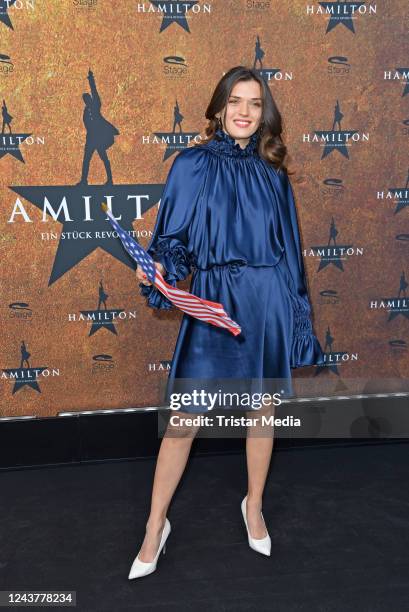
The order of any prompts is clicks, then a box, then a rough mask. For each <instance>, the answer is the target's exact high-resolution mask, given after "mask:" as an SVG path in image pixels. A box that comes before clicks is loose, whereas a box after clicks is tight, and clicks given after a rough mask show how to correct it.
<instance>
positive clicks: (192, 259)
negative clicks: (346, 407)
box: [139, 130, 325, 412]
mask: <svg viewBox="0 0 409 612" xmlns="http://www.w3.org/2000/svg"><path fill="white" fill-rule="evenodd" d="M147 251H148V252H149V253H150V254H151V255H152V257H153V259H154V260H155V261H160V262H161V263H162V264H163V266H164V267H165V270H166V274H165V275H164V278H165V280H166V281H167V282H168V283H170V284H171V285H173V286H176V283H177V281H180V280H183V279H185V278H186V277H187V276H188V275H189V274H190V273H191V272H193V273H192V278H191V284H190V291H191V292H192V293H194V294H195V295H198V296H200V297H203V298H205V299H208V300H212V301H215V302H220V303H222V304H223V306H224V308H225V310H226V312H227V313H228V314H229V316H230V317H231V318H232V319H233V320H235V321H236V322H237V323H239V325H240V326H241V328H242V332H241V334H239V335H238V336H233V335H232V334H231V333H230V332H228V331H227V330H226V329H222V328H217V327H215V326H213V325H210V324H208V323H204V322H202V321H199V320H197V319H195V318H193V317H191V316H189V315H187V314H184V315H183V318H182V322H181V326H180V330H179V335H178V338H177V341H176V346H175V350H174V355H173V359H172V364H171V369H170V372H169V377H168V381H167V390H166V397H165V401H166V403H167V404H168V403H169V397H170V394H171V393H172V392H173V390H174V389H176V388H177V391H179V389H180V385H179V386H178V387H175V382H176V380H177V379H184V380H185V379H189V380H190V381H192V383H193V381H208V383H209V384H208V389H209V390H211V391H214V390H215V389H216V390H217V389H220V386H218V381H219V379H221V380H223V379H224V378H234V379H236V380H238V379H243V380H244V379H245V380H250V379H251V380H252V381H253V382H254V381H255V382H256V383H257V381H258V382H259V383H260V384H259V385H257V384H256V385H255V387H254V388H256V387H257V390H261V391H263V392H265V391H267V390H268V391H271V392H275V391H278V392H280V393H281V395H282V397H290V396H293V388H292V384H291V368H298V367H302V366H307V365H314V364H316V365H317V364H324V362H325V359H324V353H323V351H322V348H321V346H320V343H319V341H318V339H317V337H316V336H315V334H314V331H313V327H312V322H311V305H310V301H309V297H308V292H307V283H306V278H305V269H304V264H303V258H302V253H301V243H300V235H299V228H298V223H297V215H296V207H295V202H294V194H293V190H292V186H291V183H290V181H289V178H288V175H287V173H286V172H284V171H281V170H280V171H277V170H275V169H274V167H273V166H272V165H271V164H269V163H268V162H266V161H265V160H264V159H263V158H261V157H260V155H259V153H258V135H257V133H255V134H253V135H252V136H251V138H250V141H249V143H248V144H247V146H246V147H245V148H244V149H242V148H241V147H240V146H239V145H238V144H235V141H234V139H233V138H232V137H231V136H229V135H228V134H226V133H225V132H224V131H222V130H218V131H217V132H216V135H215V138H214V139H213V140H211V141H210V142H209V143H206V144H201V145H200V146H194V147H190V148H187V149H185V150H183V151H181V152H180V153H179V154H178V155H177V157H176V158H175V159H174V161H173V164H172V166H171V168H170V171H169V174H168V178H167V181H166V185H165V188H164V191H163V194H162V198H161V202H160V206H159V211H158V215H157V219H156V223H155V227H154V230H153V235H152V238H151V240H150V243H149V245H148V247H147ZM139 286H140V291H141V294H142V295H143V296H145V297H146V298H147V304H148V306H150V307H152V308H160V309H170V308H173V305H172V304H171V302H169V300H168V299H167V298H166V297H165V296H163V294H161V293H160V291H158V290H157V289H156V287H154V286H153V285H150V286H146V285H143V284H142V283H140V285H139ZM209 379H212V382H211V381H210V380H209ZM266 380H268V381H269V383H271V381H276V380H277V381H278V382H277V385H274V384H272V385H271V384H270V385H269V386H268V389H267V386H266V385H265V384H264V382H265V381H266ZM178 382H179V381H178ZM252 384H253V383H252ZM193 387H195V385H194V384H192V388H193ZM195 388H196V387H195ZM247 388H248V387H246V389H247ZM252 388H253V387H252ZM247 409H248V408H247ZM205 410H207V409H206V408H205V407H199V408H195V409H193V407H192V408H181V411H183V412H204V411H205Z"/></svg>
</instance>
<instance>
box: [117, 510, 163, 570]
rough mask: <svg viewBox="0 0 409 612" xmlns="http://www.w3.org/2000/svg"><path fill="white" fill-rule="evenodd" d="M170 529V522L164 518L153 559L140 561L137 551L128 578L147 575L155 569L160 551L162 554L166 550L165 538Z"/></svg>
mask: <svg viewBox="0 0 409 612" xmlns="http://www.w3.org/2000/svg"><path fill="white" fill-rule="evenodd" d="M170 531H171V528H170V522H169V521H168V519H167V518H166V520H165V524H164V526H163V529H162V535H161V539H160V544H159V548H158V551H157V553H156V555H155V557H154V559H153V560H152V561H148V562H146V561H141V560H140V559H139V553H138V555H137V556H136V557H135V559H134V562H133V563H132V567H131V569H130V572H129V575H128V578H129V580H133V579H134V578H141V577H142V576H147V575H148V574H152V572H154V571H155V570H156V565H157V563H158V558H159V555H160V553H161V552H162V553H163V554H165V552H166V540H167V539H168V536H169V534H170Z"/></svg>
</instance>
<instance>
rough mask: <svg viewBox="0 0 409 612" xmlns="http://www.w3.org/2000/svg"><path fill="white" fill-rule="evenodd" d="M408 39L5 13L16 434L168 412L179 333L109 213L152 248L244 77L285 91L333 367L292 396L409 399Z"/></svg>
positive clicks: (223, 13) (11, 387)
mask: <svg viewBox="0 0 409 612" xmlns="http://www.w3.org/2000/svg"><path fill="white" fill-rule="evenodd" d="M408 25H409V8H408V4H407V2H406V1H405V0H388V2H370V1H365V2H339V1H334V2H313V1H311V2H308V1H304V0H280V1H278V0H269V1H258V0H209V1H203V0H186V1H179V0H178V1H177V0H167V1H166V0H150V1H149V0H146V1H140V2H137V1H136V0H118V1H117V2H111V1H110V0H58V1H57V0H0V90H1V95H0V104H1V110H2V119H1V120H2V132H1V138H0V177H1V178H0V181H1V184H0V194H1V195H0V197H1V208H0V209H1V226H0V249H1V251H0V253H1V347H2V351H1V394H2V400H1V416H3V417H4V416H6V417H9V416H22V415H37V416H54V415H56V414H58V413H60V412H62V411H70V410H73V411H77V410H78V411H80V410H98V409H110V408H111V409H113V408H133V407H146V406H156V405H158V404H160V402H161V397H160V394H159V390H160V388H161V387H162V386H163V381H164V380H166V377H167V372H168V369H169V367H170V360H171V358H172V354H173V348H174V345H175V342H176V337H177V333H178V330H179V325H180V321H181V317H182V313H181V312H180V311H177V310H172V311H156V310H153V309H150V308H148V307H147V306H146V302H145V299H144V298H143V297H142V296H141V295H140V293H139V287H138V284H137V282H136V277H135V272H134V265H133V264H132V262H131V260H130V259H129V257H128V256H127V255H126V253H125V251H124V250H123V249H122V248H121V246H120V244H119V241H118V239H117V238H116V237H115V235H113V232H112V228H111V227H110V225H109V222H108V221H107V220H106V217H105V216H104V213H103V211H102V210H101V208H100V203H101V202H102V201H107V202H109V203H110V204H111V206H112V210H113V212H114V214H115V215H116V216H117V217H119V216H120V215H121V223H122V225H123V227H124V228H125V229H127V230H128V231H132V232H133V235H134V236H135V237H136V238H137V239H138V240H139V241H140V243H141V244H142V245H143V246H146V245H147V243H148V241H149V238H150V235H151V232H152V229H153V226H154V222H155V218H156V215H157V212H158V204H159V201H160V197H161V192H162V190H163V186H164V182H165V180H166V176H167V173H168V171H169V168H170V165H171V163H172V160H173V159H174V156H175V155H176V154H177V152H178V151H180V150H182V149H184V148H185V147H187V146H189V143H191V142H192V139H198V138H200V136H201V135H204V128H205V126H206V120H205V118H204V112H205V109H206V106H207V104H208V102H209V99H210V95H211V93H212V91H213V89H214V87H215V85H216V83H217V81H218V80H219V79H220V77H221V76H222V75H223V73H224V72H226V71H227V70H228V69H229V68H231V67H232V66H235V65H238V64H244V65H247V66H251V67H254V68H256V69H257V70H258V71H259V72H260V74H261V75H262V76H263V78H265V79H266V81H267V82H268V83H269V86H270V88H271V91H272V94H273V96H274V97H275V99H276V101H277V104H278V106H279V108H280V110H281V112H282V115H283V118H284V124H285V140H286V143H287V145H288V148H289V151H290V153H291V155H292V157H293V159H294V165H293V168H294V169H295V170H296V172H297V174H296V175H295V176H294V177H293V178H292V182H293V186H294V191H295V194H296V198H297V209H298V217H299V222H300V228H301V236H302V243H303V249H304V261H305V266H306V270H307V278H308V285H309V291H310V296H311V302H312V307H313V322H314V328H315V331H316V334H317V336H318V338H319V340H320V342H321V344H322V347H323V349H324V350H325V352H326V356H327V363H326V365H325V366H321V367H312V368H299V369H296V370H293V373H294V381H295V383H296V384H297V383H298V382H299V381H300V380H303V382H304V383H306V382H311V385H312V388H313V390H314V394H316V395H319V394H320V393H325V394H329V395H337V394H345V393H356V392H358V391H360V390H362V389H359V388H358V387H359V384H358V383H357V381H376V380H378V381H379V380H384V379H394V380H399V379H402V380H403V379H405V377H407V372H408V365H409V356H408V350H407V349H408V326H409V322H408V318H409V301H408V294H407V287H408V281H409V270H408V249H409V217H408V214H409V211H408V202H409V200H408V185H409V157H408V132H409V105H408V102H409V79H408V75H409V45H408ZM99 106H100V109H101V113H102V116H103V117H104V122H103V124H102V125H101V124H100V126H99V132H98V133H93V129H92V124H90V122H89V120H88V119H89V113H90V112H91V113H92V109H93V108H98V107H99ZM101 143H102V144H101ZM189 280H190V279H188V280H187V281H185V282H184V283H181V284H180V286H181V287H182V288H184V289H188V287H189ZM158 383H161V384H160V385H159V386H158ZM366 384H367V383H366ZM379 386H382V385H381V384H379V385H378V387H379ZM375 387H376V383H375ZM366 388H368V386H367V387H366ZM380 390H381V389H380ZM391 390H394V389H391Z"/></svg>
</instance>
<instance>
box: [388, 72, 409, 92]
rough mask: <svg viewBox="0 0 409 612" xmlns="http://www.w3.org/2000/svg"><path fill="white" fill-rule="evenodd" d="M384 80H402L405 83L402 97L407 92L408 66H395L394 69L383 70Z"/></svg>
mask: <svg viewBox="0 0 409 612" xmlns="http://www.w3.org/2000/svg"><path fill="white" fill-rule="evenodd" d="M384 80H385V81H403V82H404V83H405V87H404V88H403V91H402V98H404V97H405V96H407V95H408V93H409V66H406V67H401V68H399V67H397V68H395V71H394V72H393V71H392V70H385V72H384Z"/></svg>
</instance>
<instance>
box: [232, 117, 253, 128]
mask: <svg viewBox="0 0 409 612" xmlns="http://www.w3.org/2000/svg"><path fill="white" fill-rule="evenodd" d="M234 123H235V124H236V125H237V126H238V127H241V128H246V127H248V126H249V125H250V123H251V121H240V120H239V119H237V120H235V121H234Z"/></svg>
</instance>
